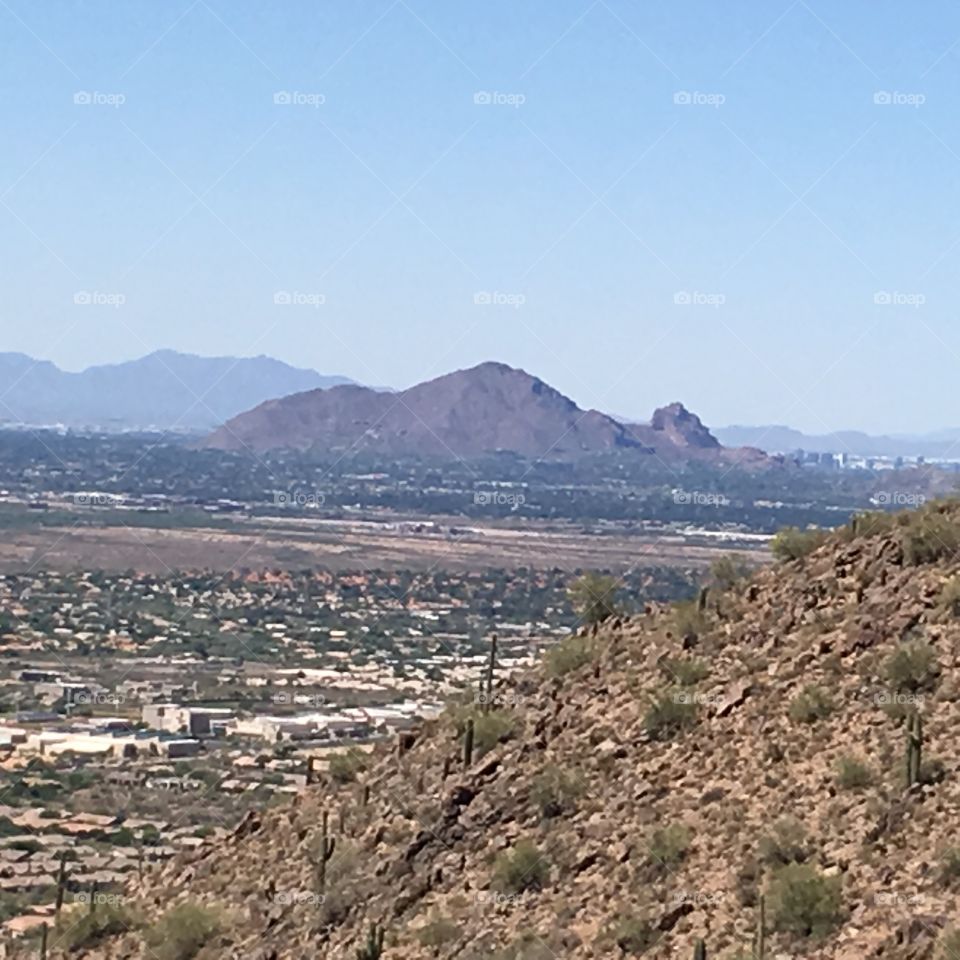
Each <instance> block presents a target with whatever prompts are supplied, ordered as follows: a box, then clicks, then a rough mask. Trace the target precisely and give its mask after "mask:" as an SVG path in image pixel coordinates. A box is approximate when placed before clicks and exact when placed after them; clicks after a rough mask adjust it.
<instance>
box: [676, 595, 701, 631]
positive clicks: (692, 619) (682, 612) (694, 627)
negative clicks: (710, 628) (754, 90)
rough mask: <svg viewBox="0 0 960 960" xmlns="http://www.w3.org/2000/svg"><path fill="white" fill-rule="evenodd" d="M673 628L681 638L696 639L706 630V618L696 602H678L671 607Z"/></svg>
mask: <svg viewBox="0 0 960 960" xmlns="http://www.w3.org/2000/svg"><path fill="white" fill-rule="evenodd" d="M673 628H674V630H676V631H677V633H678V634H679V635H680V636H681V637H688V636H695V637H697V636H699V635H700V634H701V633H703V632H704V631H705V630H706V629H707V618H706V615H705V614H704V612H703V611H702V610H701V609H700V604H699V603H698V601H696V600H679V601H677V602H676V603H675V604H674V605H673Z"/></svg>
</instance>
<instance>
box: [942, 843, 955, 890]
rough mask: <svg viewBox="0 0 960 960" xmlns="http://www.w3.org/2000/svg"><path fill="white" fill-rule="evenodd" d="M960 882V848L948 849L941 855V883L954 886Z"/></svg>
mask: <svg viewBox="0 0 960 960" xmlns="http://www.w3.org/2000/svg"><path fill="white" fill-rule="evenodd" d="M957 880H960V848H958V847H947V849H946V850H944V851H943V853H941V854H940V881H941V882H942V883H944V884H947V885H948V886H952V885H953V884H955V883H956V882H957Z"/></svg>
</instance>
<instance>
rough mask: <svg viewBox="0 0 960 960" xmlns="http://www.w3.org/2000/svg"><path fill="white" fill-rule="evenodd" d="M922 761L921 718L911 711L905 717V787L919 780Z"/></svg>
mask: <svg viewBox="0 0 960 960" xmlns="http://www.w3.org/2000/svg"><path fill="white" fill-rule="evenodd" d="M922 761H923V718H922V717H921V716H920V714H919V713H913V714H911V715H910V716H909V717H908V718H907V787H908V788H909V787H912V786H913V785H914V784H915V783H919V782H920V764H921V763H922Z"/></svg>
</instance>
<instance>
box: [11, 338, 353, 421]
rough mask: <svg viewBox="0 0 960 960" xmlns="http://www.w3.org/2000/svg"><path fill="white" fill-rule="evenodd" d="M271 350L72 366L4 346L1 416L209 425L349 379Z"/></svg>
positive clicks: (167, 353)
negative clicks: (279, 356)
mask: <svg viewBox="0 0 960 960" xmlns="http://www.w3.org/2000/svg"><path fill="white" fill-rule="evenodd" d="M352 382H353V381H351V380H349V379H348V378H347V377H337V376H323V375H322V374H319V373H317V372H316V371H314V370H301V369H298V368H296V367H292V366H290V365H289V364H286V363H282V362H281V361H279V360H274V359H272V358H270V357H263V356H260V357H250V358H242V359H238V358H236V357H198V356H194V355H192V354H186V353H177V352H175V351H173V350H158V351H157V352H156V353H151V354H150V355H149V356H146V357H142V358H141V359H139V360H131V361H129V362H127V363H116V364H109V365H105V366H97V367H88V368H87V369H86V370H83V371H82V372H80V373H68V372H67V371H64V370H61V369H59V367H57V366H55V365H54V364H52V363H50V362H49V361H46V360H34V359H33V358H32V357H28V356H26V355H25V354H22V353H0V424H4V423H5V424H8V425H10V424H17V423H23V424H29V425H33V426H52V425H57V424H61V425H63V426H67V427H76V428H88V429H102V430H125V429H150V428H156V429H161V430H184V431H203V432H205V431H208V430H212V429H213V428H214V427H216V426H218V425H220V424H222V423H224V422H225V421H226V420H229V419H230V418H231V417H234V416H236V415H237V414H238V413H240V412H241V411H243V410H248V409H249V408H250V407H253V406H256V405H257V404H258V403H262V402H263V401H264V400H268V399H270V398H272V397H281V396H285V395H287V394H290V393H296V392H298V391H301V390H312V389H315V388H318V387H332V386H335V385H337V384H349V383H352Z"/></svg>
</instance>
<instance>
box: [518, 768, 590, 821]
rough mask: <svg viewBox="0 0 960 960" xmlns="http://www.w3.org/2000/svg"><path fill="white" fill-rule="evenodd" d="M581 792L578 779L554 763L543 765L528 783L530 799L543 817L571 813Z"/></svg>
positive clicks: (548, 817)
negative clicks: (529, 783)
mask: <svg viewBox="0 0 960 960" xmlns="http://www.w3.org/2000/svg"><path fill="white" fill-rule="evenodd" d="M581 792H582V788H581V785H580V781H579V780H578V779H577V778H576V777H575V776H574V775H573V774H571V773H569V772H568V771H566V770H564V769H562V768H561V767H558V766H556V765H555V764H550V765H549V766H546V767H544V768H543V770H541V771H540V773H538V774H537V776H536V777H534V778H533V782H532V783H531V785H530V799H531V800H533V802H534V803H535V804H536V805H537V808H538V809H539V810H540V816H541V817H543V818H544V819H550V818H551V817H559V816H562V815H563V814H570V813H573V812H574V810H576V808H577V800H578V799H579V797H580V794H581Z"/></svg>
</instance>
